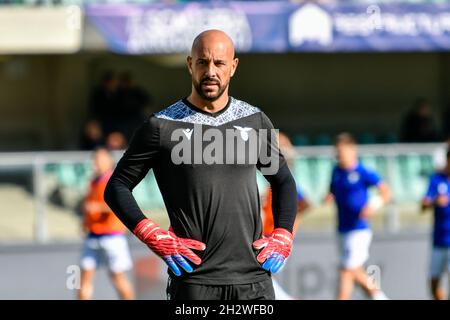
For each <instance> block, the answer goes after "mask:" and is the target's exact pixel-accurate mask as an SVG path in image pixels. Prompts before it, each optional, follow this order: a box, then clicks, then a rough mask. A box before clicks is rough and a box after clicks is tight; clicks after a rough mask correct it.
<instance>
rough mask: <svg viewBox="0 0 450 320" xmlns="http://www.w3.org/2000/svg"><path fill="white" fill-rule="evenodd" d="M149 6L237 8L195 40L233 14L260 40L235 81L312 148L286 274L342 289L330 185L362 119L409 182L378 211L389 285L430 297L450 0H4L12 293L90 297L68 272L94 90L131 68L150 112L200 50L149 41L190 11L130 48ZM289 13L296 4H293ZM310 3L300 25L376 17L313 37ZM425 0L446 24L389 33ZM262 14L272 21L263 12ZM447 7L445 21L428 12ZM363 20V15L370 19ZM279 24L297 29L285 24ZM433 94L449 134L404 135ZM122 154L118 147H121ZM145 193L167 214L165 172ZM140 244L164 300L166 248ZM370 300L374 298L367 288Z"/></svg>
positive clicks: (312, 288) (368, 135)
mask: <svg viewBox="0 0 450 320" xmlns="http://www.w3.org/2000/svg"><path fill="white" fill-rule="evenodd" d="M374 4H375V5H376V7H371V6H373V5H374ZM224 8H225V9H227V10H228V11H230V10H231V11H233V10H234V11H236V12H237V14H236V16H235V17H234V19H237V20H239V21H237V20H236V21H234V20H233V19H232V18H230V14H229V12H228V13H227V12H225V11H226V10H225V9H224ZM369 9H370V10H369ZM150 10H156V11H158V10H159V11H161V12H168V11H170V12H172V14H173V15H174V16H176V13H182V12H191V13H192V12H194V16H195V12H203V11H204V12H203V13H202V14H203V15H206V14H210V15H213V16H214V15H215V14H217V13H214V12H215V10H217V11H219V10H224V11H223V12H225V13H223V12H222V16H220V17H222V19H221V20H220V19H219V22H220V23H219V24H218V25H217V24H214V21H213V22H211V20H213V19H210V20H208V21H200V22H198V25H194V26H191V27H190V28H189V29H186V30H187V31H186V32H185V34H184V36H185V37H186V43H188V42H190V41H191V40H192V38H193V36H194V35H195V34H196V33H198V32H200V31H202V30H204V29H207V28H211V27H223V29H224V30H225V31H229V32H230V33H231V34H232V36H233V35H235V36H237V37H240V38H239V39H241V40H242V39H244V40H245V39H246V40H245V41H244V40H242V43H243V44H242V47H241V48H240V49H239V48H238V49H239V50H238V56H239V58H240V65H239V69H238V73H237V75H236V77H235V78H234V79H233V82H232V84H231V94H232V95H233V96H235V97H238V98H240V99H243V100H246V101H248V102H250V103H252V104H254V105H257V106H259V107H261V108H262V109H263V110H264V111H265V112H266V113H267V114H268V115H269V117H270V118H271V119H272V120H273V122H274V123H275V125H276V127H278V128H280V129H282V130H284V131H286V132H287V133H288V134H289V135H290V136H291V138H292V140H293V142H294V144H295V145H296V148H297V151H298V157H297V158H296V161H295V171H294V174H295V177H296V180H297V182H298V184H299V185H300V186H301V188H302V189H303V190H304V192H305V195H306V196H307V197H308V198H310V199H311V201H312V203H313V204H314V207H313V208H312V209H311V210H310V211H309V212H308V213H307V214H305V216H304V217H303V218H302V223H301V225H300V229H299V236H298V237H297V239H296V244H295V249H294V253H293V255H292V257H291V258H290V260H289V263H288V265H287V266H286V269H285V270H284V271H283V272H282V273H281V274H280V275H279V276H277V277H278V278H279V280H280V282H281V283H282V284H284V285H285V287H286V290H287V291H288V292H289V293H291V294H293V295H295V296H298V297H299V298H302V299H320V298H324V299H332V298H333V296H334V291H335V288H334V287H335V282H336V281H335V280H336V271H337V270H336V263H337V254H336V252H335V251H336V245H335V238H334V223H335V221H334V213H333V209H334V208H333V207H332V206H328V205H323V204H321V198H322V197H323V195H324V194H325V192H326V191H327V186H328V182H329V175H330V172H331V168H332V165H333V163H334V154H333V150H332V147H331V146H330V144H331V141H332V137H333V135H335V134H336V133H338V132H341V131H350V132H352V133H354V134H355V135H356V136H357V138H358V140H359V141H360V142H361V143H362V146H361V156H362V161H363V162H364V163H365V164H367V165H368V166H369V167H372V168H375V169H377V170H378V171H379V172H380V173H381V175H382V176H383V177H384V178H385V179H386V180H387V182H388V183H389V185H390V186H391V187H392V189H393V191H394V201H393V202H392V203H391V204H390V205H388V206H387V207H385V208H384V209H383V210H381V211H380V212H379V213H378V214H377V216H376V217H375V219H374V223H373V225H374V228H375V240H374V244H373V246H372V251H371V252H372V256H371V260H370V261H369V265H374V266H378V267H379V269H380V271H381V282H382V286H383V288H384V289H385V291H386V293H387V294H388V295H389V296H390V297H392V298H395V299H428V298H429V294H428V291H427V288H426V281H427V278H426V277H427V275H426V274H427V269H428V255H429V249H430V240H429V238H430V237H429V232H430V228H431V221H432V220H431V215H430V214H428V215H420V213H419V201H420V197H421V196H422V195H423V193H424V191H425V188H426V184H427V176H428V175H429V174H430V173H432V172H433V170H435V168H437V167H439V166H441V165H442V161H443V152H444V148H445V144H444V143H443V142H444V141H445V140H446V139H447V137H446V135H445V131H446V128H445V124H446V122H445V118H444V115H445V111H446V109H447V107H448V105H449V102H450V90H449V84H450V55H449V53H448V50H449V49H450V22H448V21H449V20H448V15H450V2H448V1H421V0H416V1H395V0H391V1H364V0H360V1H358V0H354V1H350V0H348V1H291V2H289V1H253V2H252V1H242V2H232V1H199V2H196V1H151V0H148V1H137V0H136V1H131V0H129V1H126V0H123V1H113V0H111V1H68V0H67V1H66V0H62V1H5V0H0V88H1V89H0V110H1V117H0V151H1V154H0V203H1V204H0V266H1V267H0V298H6V299H10V298H19V299H20V298H24V299H31V298H32V299H35V298H38V299H39V298H43V299H73V298H74V297H75V292H74V291H73V290H70V288H68V282H67V281H68V279H70V266H72V265H76V264H77V263H78V260H77V259H78V255H79V249H80V243H81V240H82V233H81V228H80V212H79V211H80V210H79V206H80V200H81V199H82V197H83V195H84V193H85V192H86V187H87V184H88V179H89V176H90V173H91V162H90V156H91V154H90V152H88V151H80V150H79V139H80V135H81V134H82V131H83V126H84V125H85V123H86V121H87V120H88V116H89V114H88V105H89V96H90V92H91V91H92V89H93V88H94V87H95V85H96V84H98V82H99V79H100V78H101V77H102V74H104V72H106V71H108V70H113V71H115V72H124V71H127V72H130V73H131V74H132V75H133V78H134V80H135V82H136V83H138V84H139V86H141V87H142V88H144V89H145V90H146V91H148V93H149V94H150V95H151V97H152V99H151V103H150V104H149V105H148V107H149V111H155V110H158V109H159V108H162V107H163V106H166V105H168V104H170V103H172V102H174V101H175V100H177V99H179V98H180V97H184V96H186V95H187V93H188V92H189V90H190V79H189V74H188V72H187V70H186V68H185V64H184V63H185V56H186V52H187V49H188V48H186V47H183V46H182V45H181V46H180V47H177V46H170V45H169V44H168V43H167V48H165V47H164V42H161V43H160V45H159V46H155V47H152V43H151V41H150V40H148V39H153V38H151V37H148V39H147V38H145V32H147V33H151V32H161V33H163V34H164V37H165V38H164V37H161V38H164V39H168V41H169V40H171V39H172V40H173V38H174V37H175V38H176V35H173V34H172V35H171V32H172V31H173V32H178V33H179V32H180V31H179V30H180V28H182V26H181V27H180V26H178V27H177V26H176V25H177V19H169V18H167V19H165V20H164V19H161V20H158V21H160V23H161V26H159V28H158V26H156V27H155V25H152V27H153V28H154V29H151V30H150V29H145V28H142V29H140V30H142V33H143V34H144V36H143V38H144V40H141V41H142V43H139V44H140V46H138V48H137V49H136V48H135V47H126V46H125V47H124V43H126V41H127V40H128V41H130V39H127V38H126V36H124V37H122V38H120V37H118V36H117V35H118V33H117V32H116V31H117V30H116V29H121V28H122V29H121V30H122V31H123V33H125V34H126V32H129V33H131V31H130V29H132V27H130V25H132V23H131V22H128V24H126V23H122V22H121V19H125V18H127V17H132V16H133V15H134V16H136V15H138V16H139V15H141V16H140V17H144V16H145V14H144V13H145V12H146V11H150ZM164 10H165V11H164ZM202 10H203V11H202ZM301 10H303V11H301ZM371 10H372V11H371ZM136 12H137V13H136ZM151 12H154V11H151ZM205 12H206V13H205ZM268 12H270V14H269V13H268ZM277 12H282V13H283V14H280V17H278V16H276V14H277ZM299 12H300V13H301V17H303V20H302V19H300V20H301V21H304V20H306V21H311V19H312V20H314V21H315V22H313V23H311V22H310V24H309V25H308V24H307V25H306V26H305V24H302V23H300V24H299V25H298V26H297V27H296V28H300V30H303V29H301V28H307V27H310V28H311V29H313V30H315V29H317V30H320V29H321V28H322V27H323V25H321V23H320V21H325V22H323V23H324V24H325V25H326V21H328V22H330V21H331V22H330V23H336V22H335V20H330V17H331V16H333V17H334V18H336V17H337V16H336V15H334V14H335V13H336V12H339V13H340V14H341V15H342V12H344V13H347V14H349V16H350V15H359V16H360V17H363V18H364V15H365V16H366V19H367V21H366V22H364V21H363V23H366V29H367V28H369V29H370V27H373V28H375V29H376V30H375V31H374V32H372V33H371V32H366V33H365V34H364V35H359V36H356V37H353V38H352V37H351V36H349V35H348V34H347V35H340V34H339V30H336V29H333V30H332V32H333V33H332V35H333V36H334V37H335V39H334V40H333V41H334V42H333V41H331V42H330V39H328V40H326V39H324V38H326V36H327V34H326V32H322V33H320V32H319V33H318V34H311V33H310V34H308V33H307V32H306V31H304V32H305V33H304V34H303V37H304V38H305V39H306V40H305V39H303V40H302V41H300V40H299V36H298V35H297V39H296V40H295V39H294V40H292V36H290V35H291V34H292V32H293V30H297V29H295V28H294V27H292V26H287V21H288V20H289V21H291V20H290V17H291V16H293V15H294V13H296V14H298V13H299ZM411 12H415V13H416V14H417V16H420V17H421V18H418V19H419V20H420V19H422V20H420V21H422V23H424V25H426V26H428V27H429V28H430V29H429V30H431V31H430V32H428V33H427V32H425V31H423V30H425V29H426V28H425V29H421V30H419V31H421V33H420V32H418V33H416V34H413V35H408V36H401V35H398V34H395V33H393V34H389V33H388V31H386V30H388V29H389V28H391V29H392V28H393V27H392V25H393V24H392V19H394V20H395V18H396V17H397V18H398V21H399V22H398V24H401V23H402V22H404V21H403V20H401V19H400V17H401V16H402V15H403V16H405V15H408V14H410V13H411ZM219 13H220V12H219ZM375 13H379V16H378V15H377V16H374V14H375ZM421 14H422V15H421ZM246 15H248V19H249V22H247V23H246V20H245V19H246V17H247V16H246ZM289 15H291V16H289ZM308 15H310V16H311V17H312V18H308ZM327 15H328V20H326V19H325V20H324V16H327ZM250 16H251V19H253V20H259V22H258V23H255V22H254V21H253V20H252V21H253V22H252V21H250V20H251V19H250ZM124 17H125V18H124ZM188 17H189V16H188ZM305 17H306V18H305ZM374 17H375V18H377V19H378V20H374ZM316 18H317V19H316ZM341 18H342V17H341ZM438 18H439V19H440V20H439V21H440V22H439V23H437V24H436V25H435V24H432V25H430V23H428V24H427V22H426V21H438ZM130 19H131V18H130ZM227 19H231V20H227ZM277 19H278V20H277ZM336 19H337V18H336ZM389 19H391V20H389ZM427 19H428V20H427ZM187 20H188V19H187ZM419 20H417V21H415V22H416V23H417V24H419V22H420V21H419ZM317 21H319V22H317ZM352 21H353V20H351V21H350V22H348V23H349V24H351V23H356V22H354V21H353V22H352ZM389 21H390V23H391V24H388V22H389ZM423 21H425V22H423ZM141 23H145V21H144V22H142V21H141ZM359 23H360V24H361V21H360V22H359ZM377 23H378V24H379V25H377ZM172 24H173V25H174V26H172ZM280 24H286V26H285V28H278V27H277V26H279V25H280ZM149 26H150V23H149V25H148V26H147V27H148V28H150V27H149ZM177 28H178V29H177ZM271 28H272V29H271ZM378 28H379V30H378ZM383 28H386V29H383ZM269 29H270V30H269ZM280 29H281V30H282V31H283V30H284V31H283V32H284V33H281V34H280ZM138 30H139V29H138ZM389 30H390V29H389ZM275 31H276V32H275ZM366 31H367V30H366ZM119 33H120V32H119ZM305 34H306V35H305ZM128 36H130V34H128ZM328 36H330V35H329V34H328ZM339 36H340V37H341V38H339ZM300 38H301V32H300ZM249 39H250V40H251V41H250V42H249ZM286 39H289V40H286ZM342 39H343V40H345V41H340V40H342ZM145 41H148V42H145ZM289 41H291V43H290V45H286V44H285V43H286V42H289ZM293 41H294V42H295V41H297V44H296V45H294V44H293V43H292V42H293ZM327 41H328V42H327ZM181 42H182V41H181ZM325 42H327V43H325ZM280 43H283V44H284V45H283V44H280ZM172 44H173V43H172ZM127 48H128V49H127ZM180 48H181V49H180ZM124 50H128V52H125V51H124ZM418 97H424V98H426V99H427V100H428V101H429V104H430V106H431V108H432V111H433V117H434V119H435V121H436V123H437V129H438V130H439V131H440V132H441V133H442V134H441V135H440V136H439V137H437V138H436V139H434V141H429V142H427V143H404V141H402V137H401V135H400V132H401V124H402V121H403V120H404V118H405V116H406V114H407V112H408V111H409V110H410V108H411V106H412V104H413V103H414V101H415V100H416V99H417V98H418ZM120 154H121V151H117V154H116V156H117V157H119V156H120ZM258 181H259V184H260V190H261V191H262V193H264V190H265V182H264V181H263V179H261V177H259V180H258ZM134 194H135V196H136V197H137V199H138V201H139V203H140V204H141V206H142V207H143V208H144V209H145V210H146V211H147V212H149V214H151V215H152V216H153V217H155V218H156V219H157V220H158V221H159V222H160V223H161V224H163V225H165V226H167V220H166V216H165V212H164V207H163V203H162V200H161V198H160V196H159V192H158V189H157V186H156V185H155V182H154V179H153V176H152V175H151V174H150V175H149V176H148V177H147V178H146V180H145V181H144V182H143V183H142V184H141V185H139V186H138V188H136V190H135V191H134ZM130 244H131V246H132V252H133V257H134V258H135V264H136V265H135V268H134V270H133V271H132V272H131V276H132V278H133V280H134V282H135V284H136V286H137V289H138V297H139V298H143V299H145V298H151V299H153V298H154V299H161V298H163V294H162V290H163V288H164V286H165V283H164V282H165V280H164V279H165V275H164V270H163V266H162V265H161V263H160V261H159V260H157V259H156V258H155V257H154V256H152V254H151V253H149V252H148V250H147V249H146V248H145V247H143V246H142V245H141V244H139V243H138V242H137V241H136V240H135V239H134V238H133V237H130ZM68 268H69V269H68ZM106 277H107V276H106V273H101V274H100V277H99V278H98V279H97V280H96V283H97V287H96V292H95V297H96V298H107V299H110V298H111V299H113V298H115V295H114V292H112V290H111V289H112V288H111V286H110V285H109V284H108V283H107V281H106V280H107V279H106ZM69 287H70V286H69ZM355 298H362V295H361V293H360V292H357V293H356V294H355Z"/></svg>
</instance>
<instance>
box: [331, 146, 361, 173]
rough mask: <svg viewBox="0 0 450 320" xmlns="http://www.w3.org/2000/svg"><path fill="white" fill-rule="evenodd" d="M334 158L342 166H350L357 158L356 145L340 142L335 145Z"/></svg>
mask: <svg viewBox="0 0 450 320" xmlns="http://www.w3.org/2000/svg"><path fill="white" fill-rule="evenodd" d="M336 158H337V161H338V164H339V166H340V167H342V168H351V167H352V166H353V165H354V164H355V163H356V161H357V159H358V153H357V149H356V145H354V144H349V143H340V144H338V145H337V146H336Z"/></svg>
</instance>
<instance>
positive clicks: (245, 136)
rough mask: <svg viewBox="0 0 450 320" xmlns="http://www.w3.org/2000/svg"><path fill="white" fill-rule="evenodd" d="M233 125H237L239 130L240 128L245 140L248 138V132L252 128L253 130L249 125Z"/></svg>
mask: <svg viewBox="0 0 450 320" xmlns="http://www.w3.org/2000/svg"><path fill="white" fill-rule="evenodd" d="M233 127H235V128H236V129H237V130H239V132H240V133H241V138H242V140H244V141H247V140H248V138H249V137H248V132H249V131H250V130H252V128H248V127H239V126H233Z"/></svg>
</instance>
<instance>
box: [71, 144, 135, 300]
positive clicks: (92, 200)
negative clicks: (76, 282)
mask: <svg viewBox="0 0 450 320" xmlns="http://www.w3.org/2000/svg"><path fill="white" fill-rule="evenodd" d="M112 170H113V159H112V157H111V155H110V153H109V151H108V150H106V149H102V148H99V149H97V150H96V151H95V153H94V178H93V179H92V181H91V183H90V187H89V191H88V194H87V195H86V198H85V201H84V216H83V227H84V229H85V231H86V232H87V236H86V239H85V241H84V244H83V250H82V254H81V261H80V266H81V286H80V291H79V299H81V300H85V299H90V298H92V294H93V280H94V275H95V270H96V269H97V267H98V266H99V265H101V264H106V265H107V267H108V269H109V272H110V275H111V280H112V282H113V285H114V287H115V289H116V290H117V292H118V294H119V296H120V298H121V299H133V298H134V291H133V288H132V285H131V283H130V282H129V281H128V279H127V277H126V275H125V271H128V270H130V269H131V267H132V260H131V257H130V252H129V248H128V243H127V240H126V237H125V231H126V227H125V226H124V225H123V224H122V222H121V221H120V220H119V219H118V218H117V217H116V215H115V214H114V213H113V212H112V211H111V209H110V208H109V207H108V205H107V204H106V203H105V201H104V199H103V193H104V191H105V188H106V184H107V183H108V180H109V178H110V177H111V174H112Z"/></svg>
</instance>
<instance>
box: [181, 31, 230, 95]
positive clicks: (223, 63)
mask: <svg viewBox="0 0 450 320" xmlns="http://www.w3.org/2000/svg"><path fill="white" fill-rule="evenodd" d="M187 63H188V68H189V72H190V73H191V75H192V87H193V90H192V95H194V98H197V99H200V100H203V101H207V102H214V101H216V100H218V99H220V98H222V99H224V100H228V85H229V82H230V78H231V77H232V76H233V75H234V72H235V71H236V68H237V65H238V59H237V58H235V57H234V45H233V41H232V40H231V39H230V37H229V36H228V35H227V34H226V33H225V32H223V31H220V30H207V31H204V32H202V33H200V34H199V35H198V36H197V37H196V38H195V39H194V42H193V43H192V49H191V55H190V56H189V57H188V58H187Z"/></svg>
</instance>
